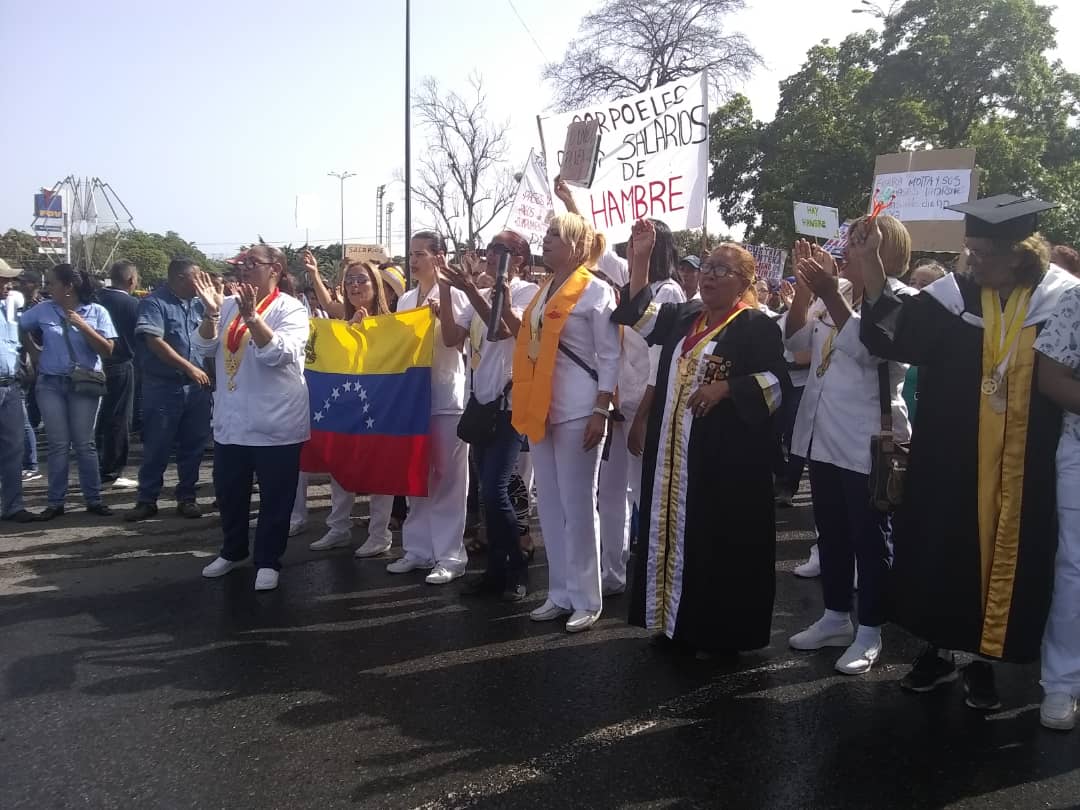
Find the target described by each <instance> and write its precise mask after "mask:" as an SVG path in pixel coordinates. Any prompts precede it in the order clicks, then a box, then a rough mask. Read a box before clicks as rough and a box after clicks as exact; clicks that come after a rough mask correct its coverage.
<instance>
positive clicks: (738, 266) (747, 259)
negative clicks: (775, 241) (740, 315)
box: [709, 242, 758, 307]
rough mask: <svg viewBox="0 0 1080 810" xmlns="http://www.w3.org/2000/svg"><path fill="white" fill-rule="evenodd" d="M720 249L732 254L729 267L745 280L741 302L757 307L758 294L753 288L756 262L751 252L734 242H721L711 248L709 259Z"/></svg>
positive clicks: (755, 277) (755, 276)
mask: <svg viewBox="0 0 1080 810" xmlns="http://www.w3.org/2000/svg"><path fill="white" fill-rule="evenodd" d="M721 251H726V252H728V253H730V254H732V255H733V256H734V258H735V261H734V262H733V263H732V265H731V269H732V270H734V271H735V272H736V273H738V274H739V277H740V278H742V280H743V281H745V282H746V292H744V293H743V295H742V301H743V303H745V304H747V305H748V306H751V307H757V305H758V295H757V290H755V289H754V281H755V280H756V279H757V262H756V261H755V260H754V256H753V254H752V253H750V251H749V250H747V249H746V248H744V247H743V246H742V245H739V244H736V243H735V242H721V243H720V244H719V245H717V246H716V247H715V248H713V251H712V253H710V254H709V258H710V259H711V258H712V257H713V256H716V255H717V254H718V253H720V252H721Z"/></svg>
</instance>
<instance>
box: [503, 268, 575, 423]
mask: <svg viewBox="0 0 1080 810" xmlns="http://www.w3.org/2000/svg"><path fill="white" fill-rule="evenodd" d="M592 277H593V275H592V273H590V272H589V271H588V270H586V269H585V268H584V267H579V268H578V269H577V270H575V271H574V272H573V273H572V274H571V276H570V278H568V279H567V280H566V283H565V284H563V285H562V287H561V288H560V289H559V290H558V291H557V292H556V293H555V294H554V295H553V296H551V298H550V299H549V300H548V302H547V304H546V305H545V303H544V296H545V295H546V293H547V289H548V288H547V286H544V287H542V288H541V289H540V291H539V292H538V293H537V294H536V296H535V297H534V298H533V300H532V303H530V304H529V306H528V308H527V309H526V310H525V314H524V315H523V316H522V318H521V329H519V330H518V335H517V342H516V344H515V345H514V374H513V379H514V412H513V417H512V420H511V421H512V423H513V425H514V429H515V430H516V431H517V432H518V433H523V434H525V435H526V436H527V437H528V438H529V441H531V442H538V441H540V440H541V439H543V438H544V434H545V433H546V432H547V417H548V410H549V408H550V407H551V379H552V377H553V376H554V374H555V360H556V357H557V356H558V354H559V335H560V334H561V333H562V328H563V326H564V325H565V324H566V319H567V317H569V315H570V312H571V310H573V308H574V307H575V306H576V305H577V302H578V299H579V298H581V294H582V293H583V292H585V288H586V287H588V286H589V281H590V280H591V279H592ZM549 283H550V282H549ZM536 307H544V317H543V320H542V321H541V322H540V324H541V328H540V330H539V331H540V335H539V352H538V353H537V356H536V360H535V362H534V361H533V360H532V358H530V357H529V346H530V344H533V343H534V337H533V326H532V324H533V319H534V311H535V308H536Z"/></svg>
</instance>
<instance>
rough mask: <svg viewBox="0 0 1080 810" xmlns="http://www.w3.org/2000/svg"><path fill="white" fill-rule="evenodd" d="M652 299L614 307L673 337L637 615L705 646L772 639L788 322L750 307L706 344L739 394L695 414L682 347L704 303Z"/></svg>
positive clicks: (646, 493) (667, 348) (651, 473)
mask: <svg viewBox="0 0 1080 810" xmlns="http://www.w3.org/2000/svg"><path fill="white" fill-rule="evenodd" d="M651 299H652V293H651V291H650V290H649V288H647V287H646V288H645V289H644V290H643V291H642V292H641V293H640V294H639V295H638V296H637V298H636V299H634V300H630V297H629V292H628V290H624V292H623V295H622V298H621V300H622V303H621V304H620V305H619V307H618V308H617V309H616V311H615V314H614V315H613V319H614V320H615V321H616V322H618V323H621V324H624V325H626V326H635V325H639V326H641V327H642V328H639V331H641V332H642V334H643V336H644V337H645V339H646V340H647V341H648V342H649V343H650V344H660V345H662V346H663V353H662V357H661V360H660V367H659V373H658V376H657V383H656V397H655V399H654V404H653V408H652V412H651V413H650V416H649V428H648V434H647V439H646V445H645V453H644V460H643V480H642V487H641V504H640V506H641V509H640V512H639V514H640V517H639V526H638V533H637V536H636V538H635V540H634V543H633V545H632V551H631V559H630V616H629V620H630V623H631V624H635V625H637V626H640V627H645V628H648V629H651V630H654V631H660V632H663V633H665V634H666V635H667V636H668V637H670V638H674V639H676V640H679V641H683V642H686V643H688V644H690V645H692V646H693V647H695V648H697V649H702V650H752V649H758V648H760V647H765V646H768V644H769V641H770V628H771V623H772V612H773V598H774V595H775V589H776V572H775V566H776V523H775V508H774V505H773V479H772V460H773V455H774V451H775V444H776V434H775V431H774V428H773V424H772V422H773V414H774V413H775V412H776V409H777V408H778V407H779V404H780V400H781V397H782V396H784V395H786V394H787V392H788V391H789V390H790V386H791V382H790V380H789V378H788V374H787V364H786V362H785V361H784V350H783V345H782V341H781V335H780V329H779V327H778V326H777V325H776V324H775V323H773V322H772V321H771V320H770V319H769V318H768V317H767V316H765V315H764V314H762V313H761V312H758V311H757V310H755V309H749V310H746V311H743V312H741V313H740V314H739V315H738V316H736V317H735V319H734V320H733V321H732V322H731V323H730V324H729V325H728V326H727V327H726V328H725V329H724V330H723V331H722V332H720V333H719V334H718V335H717V336H716V337H715V338H713V339H711V340H709V341H708V342H706V343H703V344H702V352H703V357H702V359H701V361H700V365H701V367H702V368H703V369H705V368H711V369H715V370H716V371H717V373H718V374H719V376H718V377H717V378H718V379H727V380H728V382H729V383H730V384H731V398H730V399H727V400H724V401H722V402H720V403H719V404H718V405H717V406H716V407H715V408H714V409H713V410H712V411H711V412H710V413H709V414H708V415H706V416H704V417H700V418H694V417H693V415H692V414H691V413H690V412H689V411H687V410H686V407H685V405H686V398H688V397H689V395H690V394H691V393H693V391H694V390H696V388H697V386H698V383H697V382H694V383H693V384H687V385H685V386H684V391H683V392H682V394H681V395H680V392H679V388H680V386H679V384H678V366H677V363H678V357H679V355H678V354H676V350H677V348H678V346H679V345H680V343H681V341H682V340H683V338H684V337H685V336H686V335H688V334H689V333H690V331H691V329H692V327H693V324H694V322H695V320H696V319H697V317H698V315H699V314H700V312H701V310H702V305H701V303H700V302H698V301H691V302H689V303H686V304H664V305H663V306H662V307H659V308H657V307H656V306H655V305H651V304H650V302H651ZM650 313H652V316H650ZM652 317H654V318H655V319H654V320H652V319H651V318H652ZM645 321H648V322H649V323H648V324H645ZM649 327H651V329H650V328H649ZM704 355H711V356H712V357H713V359H712V360H705V359H704ZM673 364H676V368H675V373H674V374H673V373H672V371H673ZM755 375H756V376H755ZM699 379H700V378H699Z"/></svg>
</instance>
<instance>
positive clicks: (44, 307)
mask: <svg viewBox="0 0 1080 810" xmlns="http://www.w3.org/2000/svg"><path fill="white" fill-rule="evenodd" d="M75 311H76V312H77V313H79V315H80V316H82V319H83V320H84V321H86V322H87V323H88V324H89V325H90V328H91V329H93V330H94V331H95V332H97V333H98V334H99V335H101V336H102V337H104V338H108V339H109V340H114V339H115V338H116V329H114V328H113V322H112V318H110V317H109V313H108V312H107V311H106V309H105V307H103V306H102V305H101V304H82V305H81V306H79V307H78V308H77V309H76V310H75ZM65 325H67V317H66V316H65V315H64V310H63V309H61V308H60V305H59V304H55V303H53V302H52V301H42V302H41V303H40V304H35V305H34V306H32V307H30V309H28V310H27V311H26V312H24V313H23V314H22V317H20V318H19V326H20V327H22V329H24V330H25V331H27V332H35V331H40V332H41V359H40V361H39V363H38V370H39V371H40V372H41V373H42V374H54V375H58V376H61V377H66V376H68V375H70V374H71V372H72V370H73V369H74V368H75V364H74V363H72V361H71V355H72V352H74V354H75V359H76V360H77V361H78V364H79V365H80V366H82V367H83V368H92V369H95V370H96V371H101V357H100V355H98V353H97V352H95V351H94V350H93V349H92V348H90V344H89V343H87V342H86V338H85V337H83V333H82V332H80V331H79V330H78V329H76V328H75V327H73V326H70V325H68V328H67V332H68V337H69V338H70V339H71V350H70V351H69V350H68V342H67V340H66V339H65V338H64V326H65Z"/></svg>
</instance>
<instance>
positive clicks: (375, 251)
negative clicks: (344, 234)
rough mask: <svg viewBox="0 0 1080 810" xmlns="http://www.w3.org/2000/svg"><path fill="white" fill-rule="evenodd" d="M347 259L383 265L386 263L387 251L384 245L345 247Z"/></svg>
mask: <svg viewBox="0 0 1080 810" xmlns="http://www.w3.org/2000/svg"><path fill="white" fill-rule="evenodd" d="M345 258H346V259H347V260H355V261H360V262H375V263H376V264H381V263H382V262H385V261H386V250H385V249H384V248H383V246H382V245H345Z"/></svg>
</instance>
